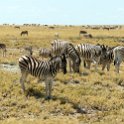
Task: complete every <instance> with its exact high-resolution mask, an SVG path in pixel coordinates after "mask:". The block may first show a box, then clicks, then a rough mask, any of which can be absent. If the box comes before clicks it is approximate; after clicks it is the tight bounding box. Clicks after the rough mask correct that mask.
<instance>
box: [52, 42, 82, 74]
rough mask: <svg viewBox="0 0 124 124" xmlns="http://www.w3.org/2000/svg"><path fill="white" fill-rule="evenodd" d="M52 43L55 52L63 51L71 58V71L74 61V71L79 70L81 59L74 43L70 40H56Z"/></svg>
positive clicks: (57, 53) (56, 53)
mask: <svg viewBox="0 0 124 124" xmlns="http://www.w3.org/2000/svg"><path fill="white" fill-rule="evenodd" d="M51 45H52V52H53V54H55V55H59V54H61V53H64V54H65V55H66V58H69V67H70V71H71V61H72V68H73V71H74V72H79V67H80V63H81V59H80V56H79V54H78V52H77V51H76V49H75V47H74V46H73V44H71V43H69V42H68V41H60V40H55V41H54V42H52V44H51Z"/></svg>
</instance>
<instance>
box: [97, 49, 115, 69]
mask: <svg viewBox="0 0 124 124" xmlns="http://www.w3.org/2000/svg"><path fill="white" fill-rule="evenodd" d="M113 49H114V47H113V48H109V50H107V52H106V54H105V56H101V57H100V62H99V64H101V65H102V70H103V71H104V69H105V67H107V71H109V70H110V65H111V64H112V62H113V61H114V53H113Z"/></svg>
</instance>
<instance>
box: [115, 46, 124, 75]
mask: <svg viewBox="0 0 124 124" xmlns="http://www.w3.org/2000/svg"><path fill="white" fill-rule="evenodd" d="M113 53H114V65H115V69H116V71H117V73H119V68H120V64H121V63H122V62H123V61H124V46H118V47H115V48H114V50H113Z"/></svg>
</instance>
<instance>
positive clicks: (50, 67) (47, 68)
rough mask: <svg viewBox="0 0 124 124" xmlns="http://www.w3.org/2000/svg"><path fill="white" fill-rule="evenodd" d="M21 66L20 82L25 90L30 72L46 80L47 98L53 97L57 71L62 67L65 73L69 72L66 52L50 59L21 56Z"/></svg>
mask: <svg viewBox="0 0 124 124" xmlns="http://www.w3.org/2000/svg"><path fill="white" fill-rule="evenodd" d="M19 67H20V70H21V78H20V83H21V87H22V90H23V92H25V86H24V82H25V80H26V78H27V76H28V74H31V75H32V76H35V77H38V78H39V79H43V80H45V85H46V88H45V89H46V99H50V98H51V89H52V83H53V79H54V77H55V76H56V74H57V72H58V71H59V70H60V69H62V71H63V73H64V74H66V72H67V71H66V58H65V55H64V54H62V55H59V56H55V57H52V58H51V59H50V60H48V61H40V60H37V59H36V58H34V57H32V56H22V57H20V58H19Z"/></svg>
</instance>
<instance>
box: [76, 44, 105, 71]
mask: <svg viewBox="0 0 124 124" xmlns="http://www.w3.org/2000/svg"><path fill="white" fill-rule="evenodd" d="M75 49H76V50H77V51H78V53H79V55H80V57H81V58H82V60H83V62H84V67H86V63H87V64H88V67H87V68H88V69H90V65H91V63H92V62H94V63H95V69H96V70H97V66H98V63H99V61H100V56H101V55H102V53H104V54H105V52H106V48H105V46H104V45H101V46H100V45H93V44H88V43H87V44H78V45H76V46H75Z"/></svg>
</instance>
